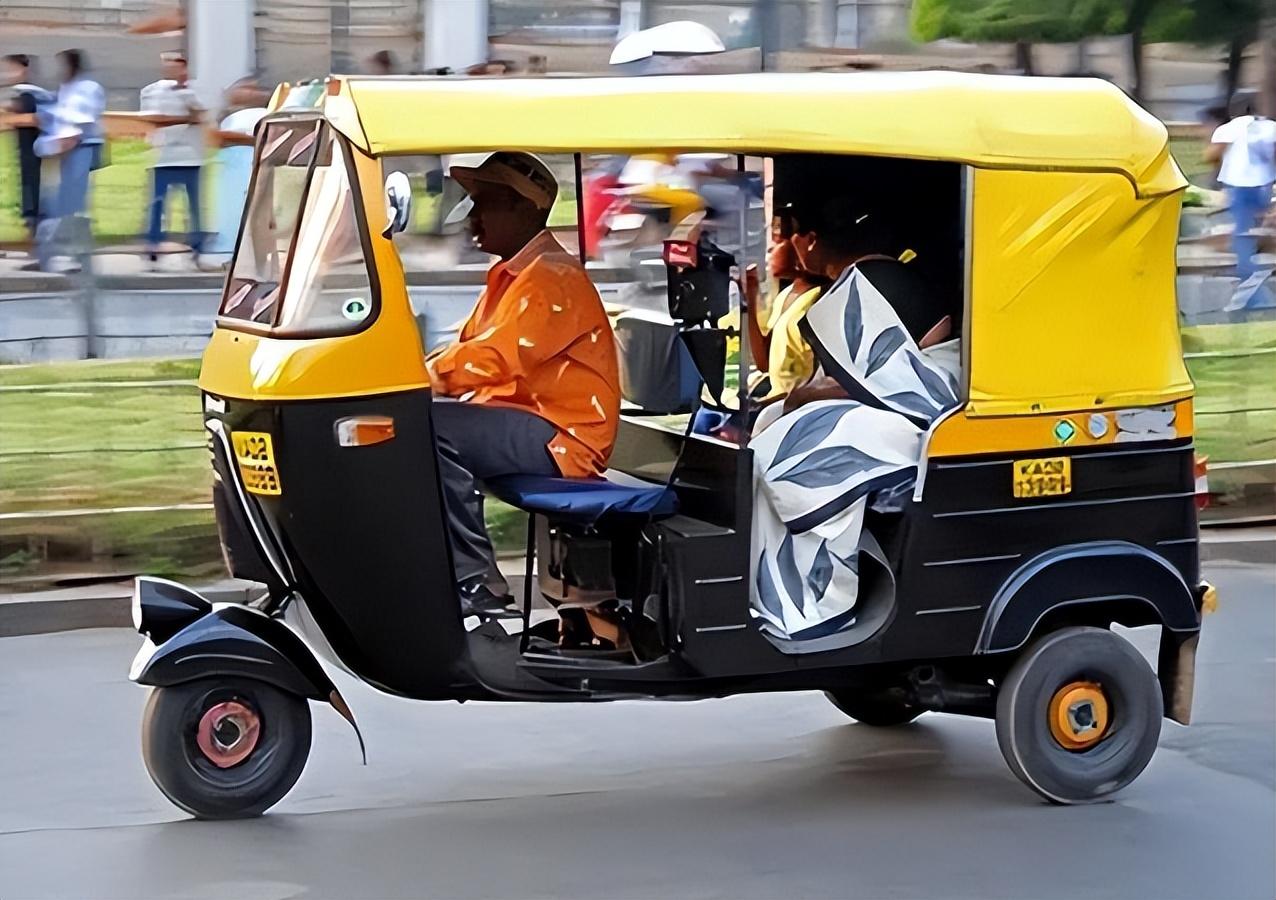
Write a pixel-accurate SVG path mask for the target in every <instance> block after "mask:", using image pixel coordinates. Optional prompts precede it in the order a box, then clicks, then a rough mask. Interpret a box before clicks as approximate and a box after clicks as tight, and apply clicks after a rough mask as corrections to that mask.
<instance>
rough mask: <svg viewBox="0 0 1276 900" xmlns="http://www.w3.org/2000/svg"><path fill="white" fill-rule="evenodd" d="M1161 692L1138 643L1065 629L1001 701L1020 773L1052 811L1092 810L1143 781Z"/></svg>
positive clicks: (1012, 675) (1012, 761)
mask: <svg viewBox="0 0 1276 900" xmlns="http://www.w3.org/2000/svg"><path fill="white" fill-rule="evenodd" d="M1161 716H1162V698H1161V688H1160V685H1159V684H1158V682H1157V680H1156V675H1155V673H1153V671H1152V668H1151V666H1149V665H1148V664H1147V661H1146V660H1145V659H1144V658H1143V657H1142V656H1141V655H1140V654H1139V652H1138V650H1136V649H1135V648H1134V646H1133V645H1132V644H1130V642H1129V641H1127V640H1125V639H1123V638H1121V637H1118V636H1117V635H1115V634H1113V633H1112V632H1110V631H1107V630H1105V629H1102V628H1065V629H1062V630H1060V631H1056V632H1054V633H1053V634H1049V635H1047V636H1046V637H1044V638H1042V639H1041V640H1039V641H1037V642H1036V643H1035V644H1033V645H1032V646H1030V647H1029V648H1028V649H1027V650H1026V651H1025V652H1024V653H1023V655H1022V656H1020V657H1019V659H1017V660H1016V661H1015V664H1014V665H1013V666H1012V667H1011V669H1010V672H1009V673H1008V675H1007V676H1006V679H1005V681H1004V682H1003V683H1002V685H1001V687H1000V689H999V691H998V694H997V743H998V744H999V745H1000V747H1001V753H1002V755H1003V756H1004V757H1005V758H1006V762H1007V763H1008V764H1009V765H1010V769H1011V771H1013V772H1014V773H1015V775H1016V776H1018V778H1019V780H1021V781H1022V782H1023V783H1024V784H1026V785H1028V787H1030V788H1032V789H1033V790H1034V791H1036V792H1037V793H1038V794H1040V795H1041V796H1043V797H1045V798H1046V799H1047V800H1049V801H1051V802H1053V803H1092V802H1094V801H1096V800H1102V799H1103V798H1105V797H1107V796H1109V795H1111V794H1113V793H1115V792H1117V791H1119V790H1121V789H1122V788H1123V787H1125V786H1126V785H1128V784H1129V783H1130V782H1132V781H1133V780H1134V779H1135V778H1137V777H1138V775H1139V773H1141V772H1142V771H1143V769H1144V768H1145V767H1146V766H1147V764H1148V762H1149V761H1150V760H1151V759H1152V754H1153V753H1154V752H1156V742H1157V739H1158V738H1159V737H1160V734H1161Z"/></svg>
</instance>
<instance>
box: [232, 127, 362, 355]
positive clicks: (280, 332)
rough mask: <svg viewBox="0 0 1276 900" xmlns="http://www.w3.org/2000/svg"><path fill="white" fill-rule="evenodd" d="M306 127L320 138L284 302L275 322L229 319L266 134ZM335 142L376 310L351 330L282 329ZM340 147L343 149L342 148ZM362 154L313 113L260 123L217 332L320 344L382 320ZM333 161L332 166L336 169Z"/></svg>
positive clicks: (283, 280) (282, 290)
mask: <svg viewBox="0 0 1276 900" xmlns="http://www.w3.org/2000/svg"><path fill="white" fill-rule="evenodd" d="M307 122H314V123H317V124H318V126H319V133H318V135H317V136H316V138H315V151H314V152H313V153H312V154H311V158H310V162H309V163H308V164H307V166H306V180H305V185H304V187H303V188H302V191H301V196H300V198H299V200H298V210H297V223H296V227H295V228H294V229H293V232H292V235H291V236H290V237H289V239H288V260H287V263H286V265H285V266H284V270H283V272H282V273H281V275H280V279H279V286H278V288H277V290H278V292H279V300H278V302H277V303H276V304H275V309H274V311H273V315H272V316H271V321H270V322H269V323H266V322H254V321H252V320H251V319H241V318H237V317H234V316H227V315H225V314H224V313H223V312H222V310H223V308H224V307H225V305H226V300H227V297H228V296H229V293H230V288H231V284H232V283H233V281H234V274H235V265H236V263H237V262H238V260H239V253H240V250H241V248H242V244H243V240H244V232H245V229H246V227H247V225H248V217H249V214H250V212H251V211H252V204H253V200H254V199H255V197H256V193H257V187H258V180H259V176H260V173H261V171H262V160H261V153H262V149H263V147H264V145H265V140H266V134H267V132H268V131H269V130H270V126H271V125H277V124H282V125H298V124H305V123H307ZM327 140H331V141H332V142H333V144H334V146H333V153H334V154H337V153H340V155H341V157H342V159H343V162H344V165H345V172H346V182H347V185H348V187H349V190H350V196H351V206H352V210H353V212H354V218H355V229H356V232H357V233H358V235H359V246H360V249H361V250H362V253H363V264H364V267H365V269H366V270H367V274H368V299H369V303H370V304H371V309H370V310H369V312H368V315H367V316H365V317H364V318H363V319H362V320H360V321H358V322H350V323H349V326H348V327H341V326H326V327H319V326H316V327H304V326H303V327H296V328H281V327H280V325H279V322H280V319H281V317H282V316H283V311H284V301H285V300H286V299H287V297H288V282H289V280H290V278H291V277H292V269H293V260H294V256H295V253H296V249H297V241H298V238H299V236H300V235H301V232H302V229H303V228H305V227H307V224H308V223H309V221H311V217H307V216H306V215H305V211H306V204H307V201H308V200H309V197H310V188H311V186H312V185H313V184H314V174H315V166H316V165H317V164H318V161H319V158H320V156H321V155H322V154H321V152H320V151H321V148H322V145H323V142H324V141H327ZM338 145H339V146H338ZM356 152H362V151H359V150H358V148H356V147H354V145H353V144H351V142H350V140H349V138H347V137H346V136H345V135H344V134H342V133H341V131H340V130H339V129H337V128H335V127H333V125H332V123H331V122H329V121H328V119H327V118H326V117H325V116H324V115H322V114H321V113H317V112H314V111H312V110H280V111H278V112H275V113H271V114H270V115H268V116H264V117H263V118H262V120H261V121H260V122H259V123H258V125H257V129H256V137H255V144H254V148H253V168H252V174H251V177H250V178H249V181H248V193H247V195H246V196H245V201H244V208H243V210H242V211H241V213H240V219H239V231H238V233H237V234H236V235H235V251H234V253H233V254H232V256H231V258H230V265H229V268H228V269H227V272H226V279H225V282H224V283H223V285H222V290H221V299H220V301H219V302H218V305H217V318H216V327H218V328H228V329H231V330H233V331H242V332H246V333H248V334H255V335H260V336H263V337H272V338H282V339H289V340H312V339H316V338H326V337H349V336H351V335H356V334H359V333H360V332H363V331H366V330H367V329H368V328H370V327H371V326H372V324H373V323H374V322H376V321H377V319H378V318H379V317H380V315H381V281H380V278H379V277H378V272H377V264H376V257H375V251H374V249H373V245H372V236H371V232H370V230H369V228H368V217H367V210H366V207H365V206H364V194H363V188H362V185H361V184H360V180H359V170H358V166H357V165H356V163H355V157H354V154H355V153H356ZM336 164H337V163H336V160H335V159H334V160H333V161H332V163H330V165H336Z"/></svg>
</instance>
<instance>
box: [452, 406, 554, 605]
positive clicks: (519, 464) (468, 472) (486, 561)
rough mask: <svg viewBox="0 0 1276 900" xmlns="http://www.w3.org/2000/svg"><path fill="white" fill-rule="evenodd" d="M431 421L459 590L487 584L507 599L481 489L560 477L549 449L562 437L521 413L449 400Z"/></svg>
mask: <svg viewBox="0 0 1276 900" xmlns="http://www.w3.org/2000/svg"><path fill="white" fill-rule="evenodd" d="M432 415H433V419H434V437H435V442H436V443H437V445H438V460H439V477H440V480H441V481H442V484H443V503H444V507H445V512H446V513H447V521H448V534H449V536H450V538H451V541H452V561H453V563H454V564H455V566H456V580H457V584H458V586H460V587H469V586H472V585H475V584H486V585H487V586H488V587H489V588H491V590H492V592H493V593H494V594H496V595H498V596H501V595H504V594H508V593H509V588H508V586H507V585H506V583H505V579H504V578H502V577H501V574H500V572H499V571H498V570H497V568H496V554H495V552H494V551H493V549H492V541H491V538H489V537H488V535H487V527H486V526H485V525H484V523H483V495H482V493H480V491H479V489H478V485H479V483H480V482H482V481H483V480H484V479H487V478H495V477H498V476H500V475H515V474H524V475H558V474H559V471H558V466H557V465H556V464H555V463H554V460H553V458H552V457H551V456H550V452H549V449H548V447H547V445H548V444H549V442H550V441H551V440H553V438H554V436H555V434H557V431H556V429H555V428H554V426H553V425H551V424H550V423H549V422H547V421H545V420H544V419H542V418H541V417H540V416H537V415H535V414H534V413H530V412H526V411H524V410H521V409H510V408H508V407H500V406H485V405H482V404H478V403H466V402H463V401H458V400H451V399H446V398H439V399H436V400H435V401H434V404H433V409H432Z"/></svg>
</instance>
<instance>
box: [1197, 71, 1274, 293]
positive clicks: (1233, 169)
mask: <svg viewBox="0 0 1276 900" xmlns="http://www.w3.org/2000/svg"><path fill="white" fill-rule="evenodd" d="M1230 112H1231V115H1232V119H1231V121H1229V122H1226V123H1224V124H1223V125H1220V126H1219V127H1218V128H1217V129H1215V131H1214V136H1213V138H1212V139H1211V143H1210V152H1209V156H1210V158H1211V159H1212V160H1213V161H1215V162H1218V163H1219V170H1218V180H1219V182H1220V183H1222V185H1223V187H1224V189H1225V190H1226V191H1227V201H1228V207H1229V209H1230V210H1231V214H1232V222H1233V223H1234V231H1233V232H1232V249H1233V251H1234V252H1235V253H1236V275H1237V277H1239V278H1240V284H1239V285H1238V287H1237V289H1236V290H1237V295H1238V296H1244V297H1246V298H1248V297H1249V296H1252V295H1253V294H1254V293H1255V291H1254V290H1253V289H1256V288H1257V287H1258V284H1257V282H1258V281H1259V280H1260V279H1261V278H1262V277H1265V275H1266V274H1270V272H1268V273H1262V272H1260V271H1259V269H1258V266H1257V265H1256V263H1255V260H1254V257H1255V255H1256V254H1257V253H1258V233H1257V232H1258V228H1259V226H1260V225H1261V224H1262V222H1263V219H1264V218H1265V217H1266V215H1267V211H1268V208H1269V207H1270V206H1271V202H1272V184H1273V182H1276V122H1273V121H1272V120H1271V119H1269V118H1267V117H1266V116H1262V115H1259V112H1258V95H1257V94H1255V93H1253V92H1239V93H1237V95H1236V96H1235V97H1234V98H1233V99H1232V103H1231V107H1230ZM1234 303H1235V301H1234Z"/></svg>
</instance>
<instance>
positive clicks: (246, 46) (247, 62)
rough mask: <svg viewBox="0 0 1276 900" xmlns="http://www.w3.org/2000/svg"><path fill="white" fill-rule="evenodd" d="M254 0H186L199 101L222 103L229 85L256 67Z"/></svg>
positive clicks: (210, 106) (213, 107)
mask: <svg viewBox="0 0 1276 900" xmlns="http://www.w3.org/2000/svg"><path fill="white" fill-rule="evenodd" d="M255 9H256V2H255V0H187V5H186V42H187V49H186V53H187V55H188V57H189V59H188V62H189V63H190V72H191V79H192V80H193V82H194V86H195V92H196V94H197V95H198V96H199V99H200V102H201V103H203V104H204V106H206V107H207V108H208V109H211V110H217V109H220V108H221V106H222V96H223V92H224V91H225V89H226V87H227V85H229V84H230V83H231V82H233V81H235V80H236V79H239V78H243V77H244V76H245V75H251V74H252V73H253V71H254V70H255V69H256V67H257V50H256V46H255V36H254V33H253V12H254V11H255Z"/></svg>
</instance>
